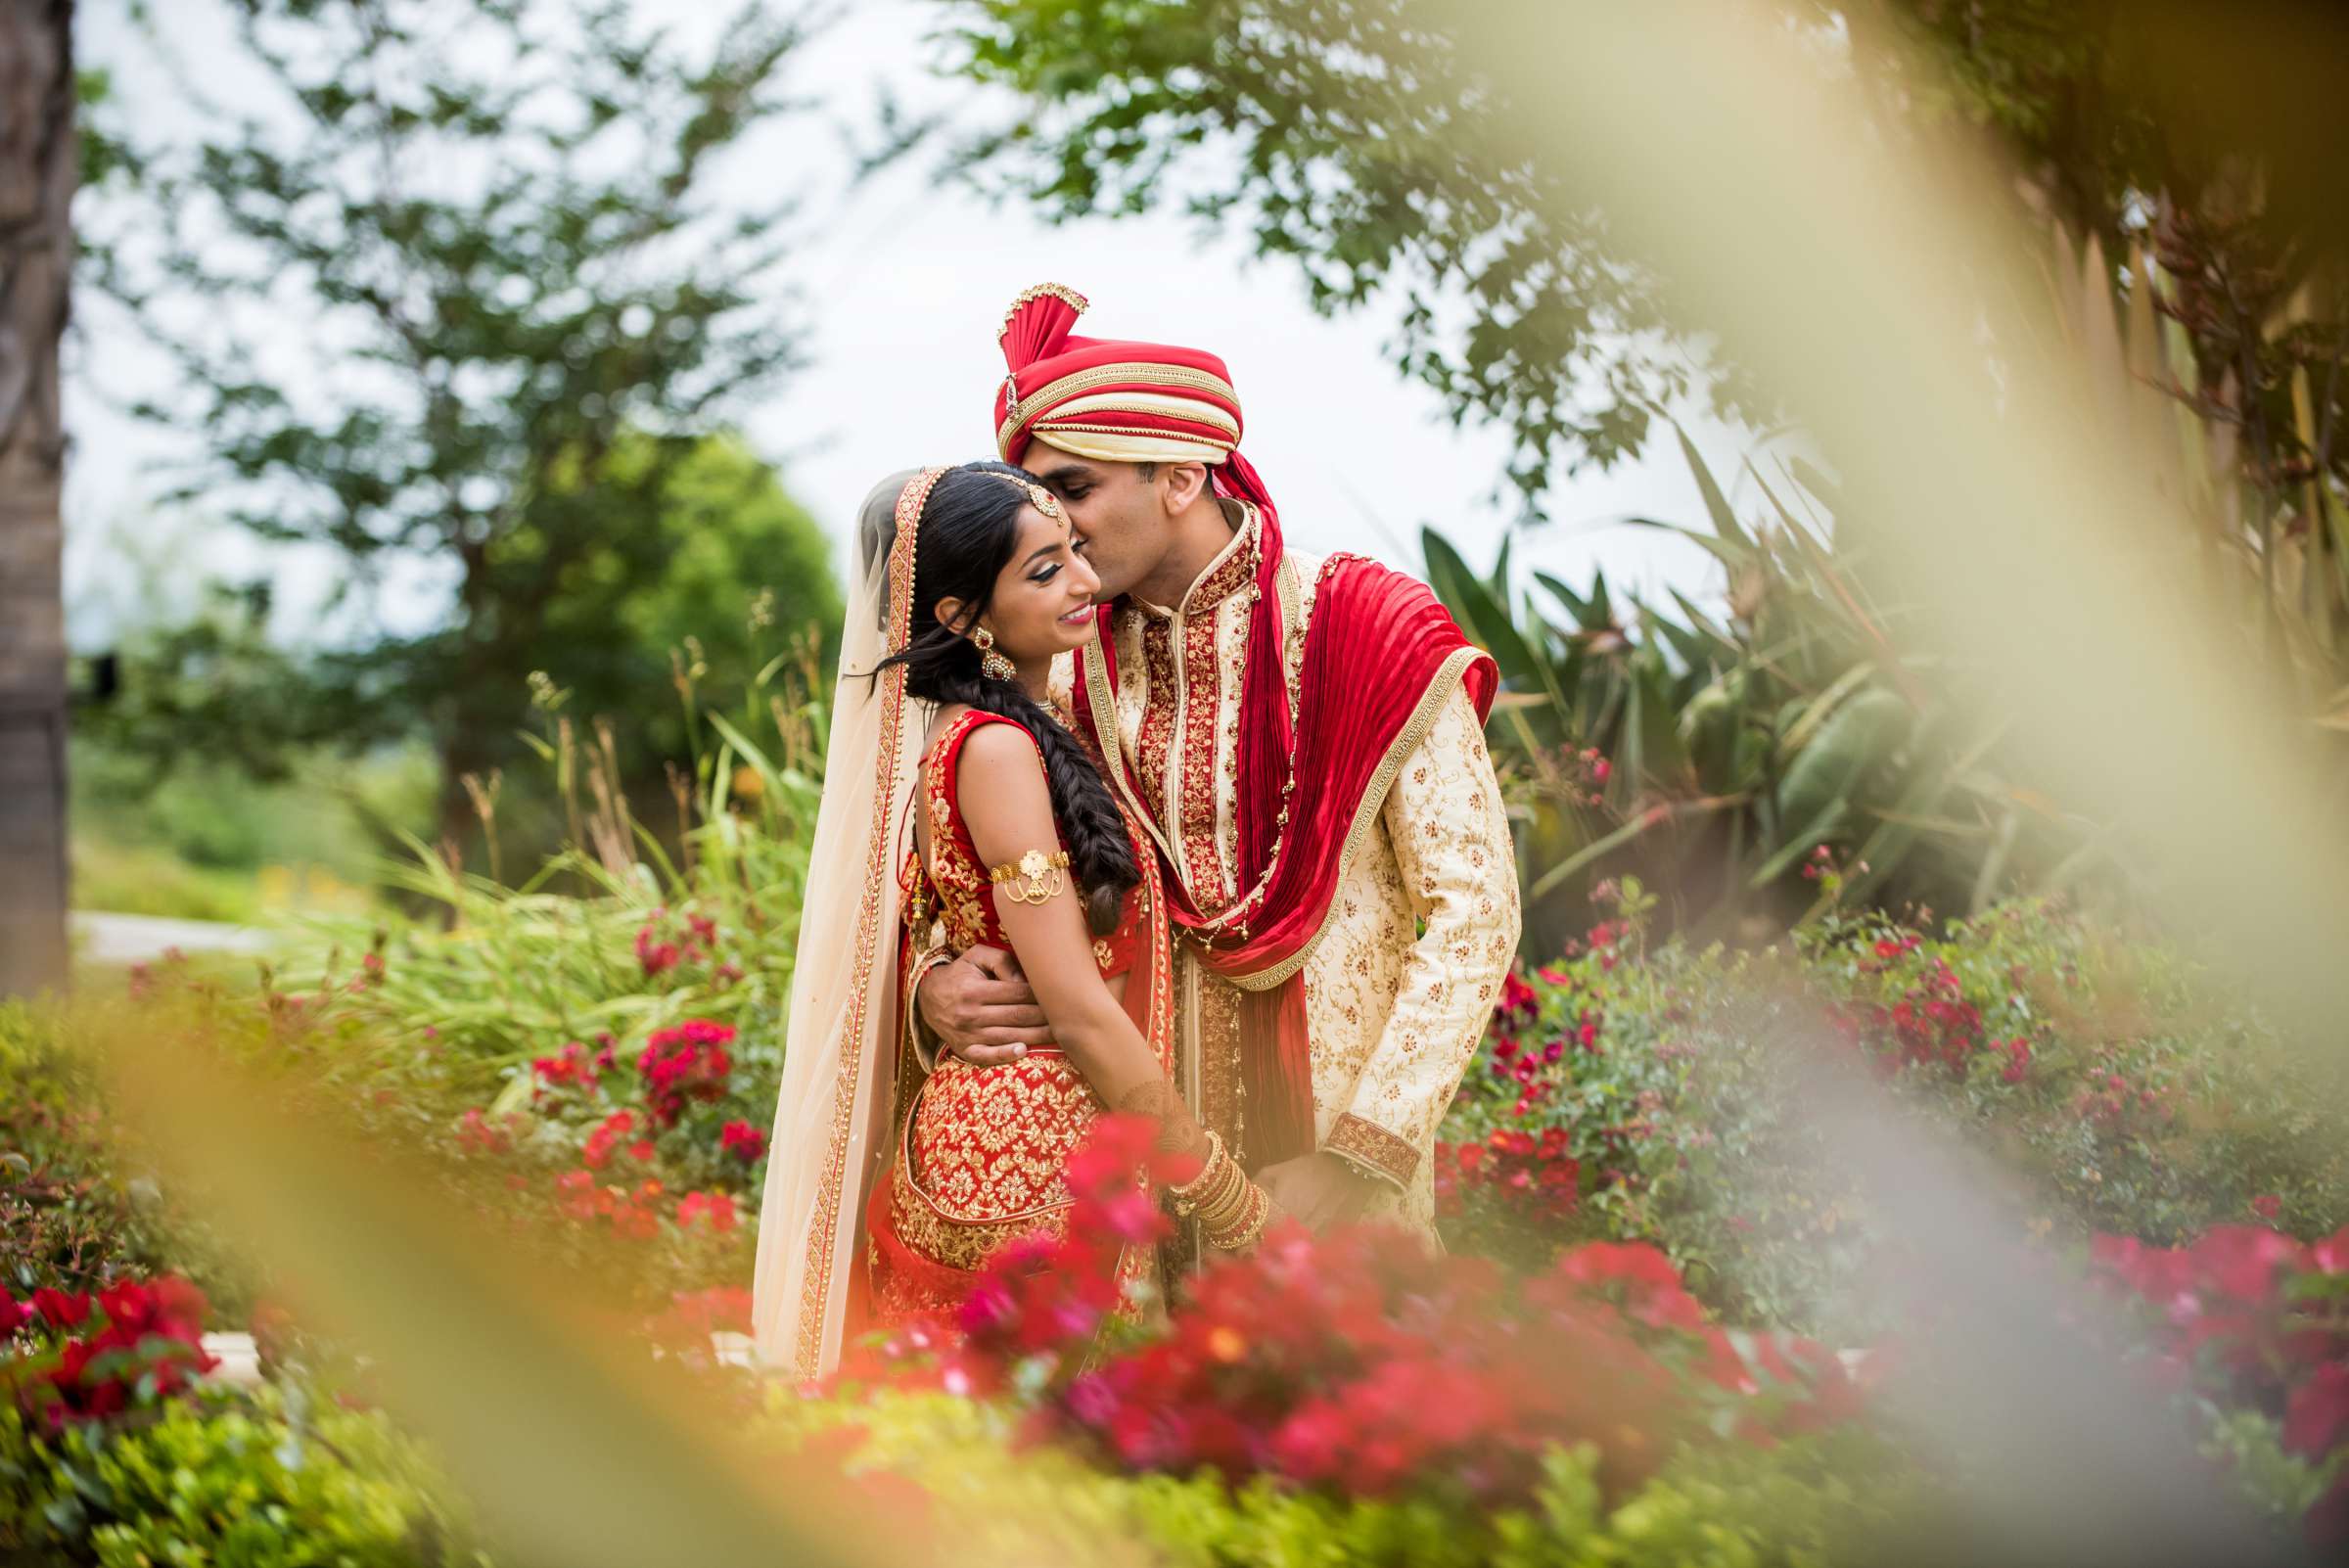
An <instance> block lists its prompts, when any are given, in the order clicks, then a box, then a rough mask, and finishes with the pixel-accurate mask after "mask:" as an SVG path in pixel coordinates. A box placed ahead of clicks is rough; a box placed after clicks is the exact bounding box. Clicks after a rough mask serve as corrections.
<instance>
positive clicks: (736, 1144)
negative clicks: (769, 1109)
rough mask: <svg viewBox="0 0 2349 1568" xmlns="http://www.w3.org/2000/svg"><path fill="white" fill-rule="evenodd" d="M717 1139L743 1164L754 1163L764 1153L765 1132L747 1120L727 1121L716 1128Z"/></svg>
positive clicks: (722, 1146) (721, 1145) (720, 1144)
mask: <svg viewBox="0 0 2349 1568" xmlns="http://www.w3.org/2000/svg"><path fill="white" fill-rule="evenodd" d="M717 1141H718V1144H719V1146H720V1147H721V1148H723V1149H724V1150H725V1151H726V1152H727V1153H728V1154H731V1155H733V1156H734V1157H735V1158H736V1159H738V1160H740V1161H742V1163H743V1164H745V1165H756V1164H757V1163H758V1162H759V1159H760V1156H761V1155H763V1154H765V1153H766V1134H765V1133H763V1132H761V1131H760V1130H758V1129H757V1128H755V1127H753V1126H751V1124H750V1123H748V1122H728V1123H727V1124H726V1125H725V1126H724V1127H721V1128H719V1129H718V1130H717Z"/></svg>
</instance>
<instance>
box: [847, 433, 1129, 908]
mask: <svg viewBox="0 0 2349 1568" xmlns="http://www.w3.org/2000/svg"><path fill="white" fill-rule="evenodd" d="M1006 480H1016V481H1017V482H1018V483H1017V484H1005V483H1004V482H1005V481H1006ZM1032 483H1034V481H1033V479H1032V477H1031V476H1030V475H1028V474H1027V473H1025V472H1024V471H1022V470H1020V469H1016V468H1013V467H1012V466H1011V465H1010V464H1008V463H965V464H963V465H962V466H961V467H960V468H950V469H948V470H946V472H945V473H944V474H943V475H941V476H939V480H938V483H937V484H935V485H933V486H931V490H930V499H929V500H928V501H927V502H926V503H925V504H924V505H923V507H922V517H921V523H920V527H919V530H918V531H917V532H916V533H915V534H914V548H913V605H912V610H913V619H912V634H911V637H910V639H909V640H908V641H907V643H906V646H905V651H904V652H902V653H899V654H896V655H893V656H892V657H891V658H889V659H888V660H887V661H885V662H884V665H883V668H885V669H886V668H887V667H888V666H889V665H903V666H904V667H905V690H906V691H907V693H908V694H910V695H912V696H915V697H919V698H922V699H924V700H926V701H929V702H934V703H966V704H968V705H969V706H971V707H973V708H979V709H984V710H986V711H987V712H988V713H990V714H1000V715H1003V716H1004V717H1005V718H1009V719H1012V720H1014V721H1015V722H1017V723H1019V724H1020V725H1021V726H1022V727H1024V728H1025V729H1026V730H1027V731H1028V733H1029V734H1031V735H1033V736H1035V737H1036V750H1037V751H1039V752H1041V753H1042V754H1043V760H1044V780H1045V783H1046V784H1047V786H1048V787H1049V788H1050V790H1051V794H1052V814H1053V816H1055V817H1056V818H1058V819H1059V823H1060V832H1061V837H1062V838H1063V839H1065V840H1066V841H1067V842H1068V846H1069V869H1070V870H1071V871H1072V872H1074V873H1075V875H1076V879H1077V886H1078V889H1079V890H1080V892H1081V893H1082V895H1083V899H1084V915H1085V923H1086V924H1087V925H1088V926H1090V927H1091V928H1092V931H1093V934H1094V935H1095V936H1105V935H1107V934H1108V933H1110V932H1112V931H1114V930H1116V929H1117V925H1118V916H1119V913H1120V911H1121V909H1122V908H1123V906H1124V904H1125V901H1126V895H1127V893H1128V891H1130V890H1131V889H1132V888H1133V886H1134V884H1136V883H1137V882H1139V881H1141V879H1142V878H1141V872H1140V870H1139V869H1138V868H1137V867H1136V866H1135V865H1134V863H1133V846H1132V843H1131V841H1130V840H1128V838H1127V836H1126V821H1125V818H1124V817H1122V816H1120V815H1119V814H1118V806H1117V803H1116V802H1115V801H1113V800H1112V799H1111V798H1110V794H1109V786H1108V785H1107V784H1105V783H1103V782H1102V780H1101V773H1100V770H1099V769H1097V768H1095V767H1094V766H1093V760H1092V758H1091V757H1090V756H1089V755H1087V754H1086V752H1085V750H1084V748H1083V747H1082V745H1080V744H1079V743H1078V740H1077V737H1076V736H1074V735H1072V734H1070V733H1069V732H1068V731H1067V730H1066V729H1063V728H1062V727H1061V725H1060V721H1059V720H1058V719H1056V718H1054V717H1053V716H1052V715H1051V714H1050V713H1048V712H1046V711H1045V710H1044V709H1043V708H1042V707H1040V706H1038V705H1037V703H1036V700H1035V699H1034V698H1032V697H1030V696H1029V695H1028V693H1027V692H1026V691H1025V690H1023V689H1022V688H1021V687H1020V685H1019V683H1018V682H1016V681H1010V680H990V679H989V678H988V677H987V676H985V675H983V674H981V673H980V672H979V649H978V647H977V646H976V645H975V644H973V643H972V641H971V639H970V635H969V632H970V628H971V627H972V626H973V625H975V624H977V623H978V620H979V617H980V616H981V615H982V614H984V613H985V612H986V610H987V606H988V601H989V600H990V599H991V598H992V597H993V595H994V591H995V578H996V577H998V576H1001V575H1002V572H1003V568H1004V566H1005V565H1006V564H1007V563H1008V562H1009V561H1010V560H1011V552H1012V548H1013V546H1014V545H1015V544H1017V542H1018V540H1019V517H1020V509H1021V508H1022V507H1024V506H1026V505H1027V504H1028V486H1029V485H1030V484H1032ZM944 599H959V600H961V601H962V607H963V608H962V614H961V617H960V618H959V620H958V621H957V622H956V623H955V624H954V625H952V626H948V625H946V624H945V623H943V622H941V621H940V620H939V619H938V606H939V603H940V601H941V600H944Z"/></svg>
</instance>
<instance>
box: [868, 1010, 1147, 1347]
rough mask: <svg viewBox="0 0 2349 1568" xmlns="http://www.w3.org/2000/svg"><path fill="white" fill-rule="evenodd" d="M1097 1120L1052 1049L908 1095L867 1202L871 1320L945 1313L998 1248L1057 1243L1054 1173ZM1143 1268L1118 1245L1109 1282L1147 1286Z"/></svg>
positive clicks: (951, 1073) (1062, 1185)
mask: <svg viewBox="0 0 2349 1568" xmlns="http://www.w3.org/2000/svg"><path fill="white" fill-rule="evenodd" d="M1101 1114H1102V1107H1101V1102H1100V1100H1099V1099H1098V1098H1097V1097H1096V1096H1095V1095H1094V1093H1093V1091H1092V1089H1091V1087H1090V1086H1088V1085H1087V1084H1086V1083H1085V1082H1084V1079H1083V1077H1082V1075H1081V1074H1080V1073H1079V1072H1078V1071H1077V1069H1076V1068H1075V1067H1074V1066H1072V1065H1070V1063H1069V1060H1068V1058H1067V1057H1065V1056H1063V1055H1062V1054H1061V1053H1060V1052H1058V1051H1055V1050H1038V1051H1035V1052H1032V1053H1031V1054H1029V1055H1027V1056H1025V1057H1022V1058H1021V1059H1020V1060H1019V1061H1016V1062H1007V1063H1005V1064H1003V1065H1002V1066H999V1067H972V1066H970V1065H969V1064H967V1063H964V1062H961V1061H957V1060H954V1059H951V1058H949V1059H947V1060H946V1061H944V1062H942V1063H941V1064H940V1066H939V1069H938V1071H937V1072H936V1073H934V1074H932V1075H931V1076H930V1078H929V1079H928V1080H927V1081H925V1082H924V1083H923V1084H922V1085H921V1087H920V1088H919V1089H918V1090H917V1091H916V1093H915V1098H914V1103H913V1107H912V1110H911V1112H910V1113H909V1114H908V1115H907V1116H906V1117H905V1119H904V1121H903V1123H902V1124H901V1127H902V1130H901V1134H900V1137H899V1142H898V1151H897V1154H896V1157H895V1158H894V1159H892V1160H891V1162H890V1170H889V1176H887V1177H886V1178H885V1180H884V1181H883V1183H882V1186H881V1190H880V1191H878V1192H876V1193H875V1194H874V1195H873V1204H872V1211H871V1218H870V1221H869V1223H868V1226H867V1228H868V1230H869V1232H870V1235H871V1238H872V1239H871V1247H870V1249H869V1253H868V1260H867V1261H868V1264H869V1268H870V1277H869V1280H868V1288H869V1296H868V1298H867V1300H868V1303H869V1308H870V1312H871V1314H872V1320H873V1322H874V1323H875V1324H876V1325H877V1326H882V1327H887V1326H889V1325H891V1324H894V1323H899V1322H903V1321H905V1320H906V1319H908V1318H911V1317H916V1316H922V1315H925V1314H940V1313H949V1314H950V1313H951V1312H952V1311H953V1310H954V1309H955V1308H957V1307H959V1306H960V1305H961V1304H962V1302H963V1300H964V1298H966V1297H967V1296H969V1295H970V1293H971V1290H972V1288H973V1287H974V1286H975V1285H976V1284H977V1283H978V1281H979V1279H980V1277H981V1276H982V1275H983V1274H984V1273H985V1272H986V1270H987V1266H988V1264H989V1262H990V1260H991V1259H992V1258H993V1257H994V1255H995V1253H996V1252H997V1251H998V1250H1000V1249H1001V1248H1002V1247H1004V1246H1006V1245H1007V1244H1009V1243H1011V1242H1014V1241H1017V1240H1019V1239H1021V1238H1022V1237H1026V1236H1034V1235H1036V1234H1038V1233H1041V1234H1043V1235H1045V1236H1047V1237H1053V1238H1057V1237H1059V1236H1061V1235H1063V1234H1065V1233H1066V1231H1067V1228H1068V1217H1069V1208H1070V1204H1071V1198H1070V1194H1069V1189H1068V1184H1067V1181H1066V1180H1065V1178H1064V1177H1063V1175H1062V1172H1063V1170H1064V1169H1065V1167H1066V1166H1067V1164H1068V1160H1069V1156H1070V1155H1071V1154H1073V1153H1074V1152H1076V1149H1077V1147H1078V1145H1079V1144H1080V1143H1082V1142H1083V1140H1084V1135H1085V1133H1086V1131H1087V1130H1090V1129H1091V1127H1092V1125H1093V1122H1094V1119H1095V1118H1097V1117H1099V1116H1100V1115H1101ZM1155 1268H1156V1260H1155V1257H1154V1256H1153V1249H1149V1248H1129V1249H1128V1257H1127V1258H1126V1259H1125V1260H1124V1261H1123V1262H1122V1263H1121V1265H1120V1273H1121V1275H1122V1276H1125V1275H1132V1276H1135V1277H1148V1276H1150V1275H1151V1274H1152V1273H1153V1272H1154V1271H1155ZM1121 1282H1123V1280H1121Z"/></svg>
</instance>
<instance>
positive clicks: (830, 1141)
mask: <svg viewBox="0 0 2349 1568" xmlns="http://www.w3.org/2000/svg"><path fill="white" fill-rule="evenodd" d="M943 472H944V470H942V469H925V470H922V471H919V472H909V473H906V474H901V475H898V476H895V477H893V478H891V479H889V480H887V481H885V482H884V483H883V484H881V485H880V487H878V488H876V489H875V490H874V491H873V493H872V494H871V495H870V496H868V497H867V498H866V500H865V503H864V507H863V509H862V511H861V513H860V514H859V516H858V519H857V529H856V546H857V549H856V559H857V568H858V571H857V580H856V581H855V583H854V584H853V585H852V587H851V590H850V595H849V606H848V615H847V620H846V623H845V624H844V627H843V633H842V639H841V656H840V677H839V682H838V684H837V686H836V687H835V688H834V692H833V700H832V730H831V740H830V743H829V745H828V746H827V748H826V751H825V759H824V794H823V801H822V804H821V806H820V807H818V809H817V812H816V819H815V837H814V840H813V842H812V844H811V845H810V846H809V850H810V853H809V858H808V869H807V897H806V903H805V904H804V905H803V907H802V909H801V913H800V940H799V951H798V955H797V958H796V961H795V963H794V966H793V971H792V991H791V1009H790V1015H789V1021H788V1023H787V1025H786V1034H785V1037H784V1050H783V1079H782V1086H781V1090H780V1092H779V1093H778V1094H777V1096H776V1101H775V1129H774V1136H773V1138H772V1139H771V1141H770V1142H769V1144H768V1154H767V1166H766V1191H765V1193H764V1195H763V1197H762V1198H761V1200H760V1213H759V1255H758V1266H757V1269H756V1272H755V1274H754V1277H753V1283H752V1310H751V1316H752V1326H753V1329H754V1333H755V1338H756V1343H757V1347H758V1354H759V1357H760V1360H762V1361H764V1362H766V1363H767V1364H769V1365H772V1366H775V1367H779V1368H781V1369H783V1370H785V1371H787V1372H789V1373H790V1374H792V1375H793V1376H796V1377H800V1378H813V1377H820V1376H822V1375H823V1374H825V1373H827V1372H829V1371H831V1370H832V1369H833V1367H834V1366H836V1365H837V1364H838V1363H839V1360H840V1350H841V1343H842V1338H843V1331H844V1325H845V1322H846V1319H847V1316H848V1312H849V1300H850V1289H849V1286H850V1280H851V1278H852V1274H853V1272H854V1270H855V1269H856V1268H861V1267H862V1263H863V1257H862V1255H863V1247H864V1214H865V1201H866V1198H867V1197H868V1195H869V1194H870V1193H871V1191H872V1190H873V1185H874V1181H875V1178H876V1177H877V1176H879V1175H880V1174H881V1173H882V1172H883V1171H884V1170H886V1168H887V1160H888V1155H889V1147H890V1132H891V1128H890V1126H889V1120H890V1116H891V1114H892V1110H893V1107H894V1102H895V1091H896V1082H895V1079H896V1072H897V1049H896V1045H897V1040H898V1000H899V999H898V915H899V909H898V905H899V900H900V894H899V892H898V876H897V871H898V855H899V854H901V853H903V846H904V844H905V842H906V838H905V827H906V819H905V813H906V811H907V810H908V809H909V808H910V806H911V802H912V797H913V779H914V772H915V769H916V767H917V766H918V764H919V761H920V756H921V749H922V734H923V730H924V728H925V727H926V718H927V707H926V705H923V704H920V703H909V702H908V701H907V700H906V697H905V677H904V671H903V669H901V668H898V669H889V670H886V671H882V672H881V673H880V674H879V676H878V678H875V674H874V672H875V671H876V670H878V669H880V666H881V662H882V660H883V659H884V658H885V657H887V655H888V654H889V653H890V652H892V651H894V650H896V649H898V648H902V647H903V646H904V641H905V626H906V622H907V619H908V615H909V612H910V606H909V604H908V603H907V601H908V600H910V599H911V597H912V582H913V570H912V569H913V548H912V546H913V536H914V532H915V525H916V524H918V522H919V520H920V516H921V507H922V503H923V501H925V500H926V499H927V498H928V496H929V492H930V486H931V485H932V484H935V483H936V482H937V479H938V476H939V475H940V474H941V473H943Z"/></svg>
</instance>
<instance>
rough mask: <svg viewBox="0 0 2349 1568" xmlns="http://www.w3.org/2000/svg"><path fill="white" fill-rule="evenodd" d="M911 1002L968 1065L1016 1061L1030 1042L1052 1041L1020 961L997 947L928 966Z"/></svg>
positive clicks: (978, 949)
mask: <svg viewBox="0 0 2349 1568" xmlns="http://www.w3.org/2000/svg"><path fill="white" fill-rule="evenodd" d="M914 1002H915V1005H917V1006H919V1007H920V1008H921V1010H922V1022H923V1023H925V1024H927V1025H929V1026H930V1033H931V1034H933V1035H936V1036H937V1037H938V1041H939V1044H940V1045H941V1046H942V1047H943V1048H944V1049H945V1050H947V1051H950V1052H952V1053H953V1054H954V1055H956V1056H959V1057H961V1058H962V1059H963V1060H964V1061H966V1062H968V1063H970V1064H971V1065H972V1066H973V1067H996V1066H1000V1065H1001V1064H1002V1063H1004V1062H1016V1061H1018V1060H1019V1059H1020V1058H1021V1057H1023V1056H1025V1055H1027V1054H1028V1049H1029V1047H1030V1046H1032V1045H1049V1044H1051V1043H1052V1032H1051V1031H1050V1030H1049V1029H1047V1028H1045V1027H1044V1010H1043V1009H1042V1008H1041V1007H1038V1006H1037V1005H1036V992H1033V991H1030V990H1029V989H1028V977H1027V976H1026V975H1024V974H1022V973H1021V972H1020V961H1019V960H1018V959H1017V958H1014V957H1013V956H1012V955H1011V954H1010V953H1008V952H1005V951H1004V950H1003V949H1002V948H1000V947H973V948H971V949H970V951H968V952H965V953H962V954H960V955H959V956H957V957H956V958H955V960H954V961H953V962H952V963H949V964H942V965H940V966H939V967H938V968H936V969H933V970H931V971H930V973H929V974H927V975H925V976H923V977H922V983H921V986H920V988H919V989H918V990H917V991H916V992H914Z"/></svg>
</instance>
